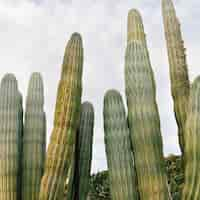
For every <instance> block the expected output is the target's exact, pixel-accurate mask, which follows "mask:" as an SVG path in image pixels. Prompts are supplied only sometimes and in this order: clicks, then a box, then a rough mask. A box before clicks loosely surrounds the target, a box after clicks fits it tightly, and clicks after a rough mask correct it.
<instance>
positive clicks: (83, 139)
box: [74, 102, 94, 200]
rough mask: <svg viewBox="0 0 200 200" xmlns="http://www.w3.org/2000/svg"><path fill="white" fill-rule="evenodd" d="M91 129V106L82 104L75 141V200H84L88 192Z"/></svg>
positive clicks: (92, 126) (92, 124)
mask: <svg viewBox="0 0 200 200" xmlns="http://www.w3.org/2000/svg"><path fill="white" fill-rule="evenodd" d="M93 128H94V109H93V106H92V104H91V103H89V102H84V103H83V104H82V106H81V118H80V125H79V129H78V134H77V140H76V141H77V142H76V161H75V163H76V164H75V165H76V167H75V180H74V181H75V189H76V192H75V200H86V199H87V195H88V192H89V182H90V170H91V163H92V143H93Z"/></svg>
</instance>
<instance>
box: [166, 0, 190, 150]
mask: <svg viewBox="0 0 200 200" xmlns="http://www.w3.org/2000/svg"><path fill="white" fill-rule="evenodd" d="M162 10H163V11H162V12H163V20H164V28H165V38H166V42H167V49H168V60H169V67H170V79H171V92H172V97H173V101H174V111H175V117H176V121H177V125H178V135H179V144H180V148H181V151H182V152H183V153H184V143H185V139H184V127H185V123H186V117H187V105H188V99H189V88H190V83H189V77H188V69H187V63H186V55H185V48H184V42H183V39H182V34H181V29H180V23H179V20H178V18H177V16H176V13H175V9H174V6H173V3H172V1H171V0H162Z"/></svg>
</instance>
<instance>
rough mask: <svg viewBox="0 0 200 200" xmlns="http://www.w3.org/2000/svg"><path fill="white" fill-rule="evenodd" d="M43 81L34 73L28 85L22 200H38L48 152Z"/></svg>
mask: <svg viewBox="0 0 200 200" xmlns="http://www.w3.org/2000/svg"><path fill="white" fill-rule="evenodd" d="M43 90H44V89H43V81H42V77H41V75H40V74H39V73H33V74H32V75H31V79H30V82H29V87H28V95H27V99H26V113H25V124H24V134H23V156H22V159H23V161H22V200H27V199H29V200H38V198H39V191H40V181H41V178H42V175H43V171H44V161H45V152H46V117H45V112H44V109H43V106H44V91H43Z"/></svg>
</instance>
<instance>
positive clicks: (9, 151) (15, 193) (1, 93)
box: [0, 74, 23, 200]
mask: <svg viewBox="0 0 200 200" xmlns="http://www.w3.org/2000/svg"><path fill="white" fill-rule="evenodd" d="M0 119H1V120H0V130H1V131H0V149H1V157H0V166H1V170H0V199H1V200H18V199H20V196H21V191H20V189H21V188H20V186H21V180H20V175H21V174H20V171H21V169H20V166H21V165H20V158H21V139H22V131H23V109H22V96H21V94H20V93H19V91H18V84H17V80H16V78H15V76H14V75H13V74H6V75H5V76H4V77H3V79H2V81H1V87H0Z"/></svg>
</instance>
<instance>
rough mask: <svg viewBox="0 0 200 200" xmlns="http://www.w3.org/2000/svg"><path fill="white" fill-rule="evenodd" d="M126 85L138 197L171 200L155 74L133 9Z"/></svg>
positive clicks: (129, 18)
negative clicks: (133, 32) (133, 31)
mask: <svg viewBox="0 0 200 200" xmlns="http://www.w3.org/2000/svg"><path fill="white" fill-rule="evenodd" d="M130 22H132V23H130ZM133 22H134V23H133ZM132 30H135V32H137V33H139V34H135V35H134V34H132V37H129V35H130V34H129V32H131V31H132ZM138 35H140V37H138ZM125 85H126V98H127V104H128V120H129V126H130V133H131V141H132V147H133V152H134V160H135V168H136V174H137V179H138V190H139V193H140V197H141V199H143V200H149V199H153V200H168V199H171V196H170V193H169V190H168V184H167V177H166V172H165V169H164V155H163V145H162V137H161V130H160V119H159V113H158V107H157V103H156V86H155V81H154V75H153V70H152V68H151V63H150V59H149V53H148V49H147V44H146V40H145V33H144V28H143V25H142V18H141V16H140V14H139V12H138V11H137V10H135V9H132V10H131V11H130V12H129V15H128V43H127V49H126V57H125Z"/></svg>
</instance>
